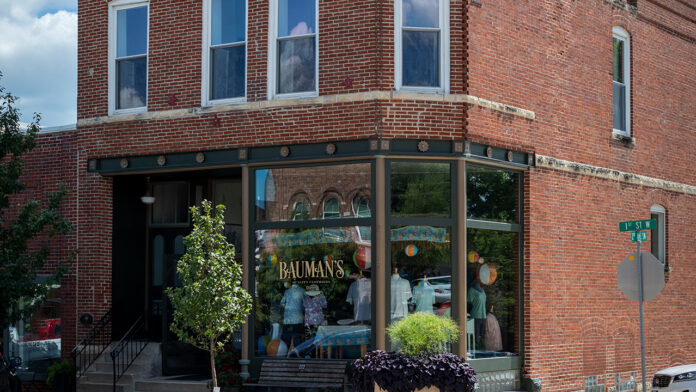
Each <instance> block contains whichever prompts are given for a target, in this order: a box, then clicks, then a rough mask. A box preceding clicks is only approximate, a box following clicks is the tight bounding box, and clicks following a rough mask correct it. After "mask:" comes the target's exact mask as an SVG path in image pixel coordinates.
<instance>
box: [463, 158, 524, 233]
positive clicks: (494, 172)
mask: <svg viewBox="0 0 696 392" xmlns="http://www.w3.org/2000/svg"><path fill="white" fill-rule="evenodd" d="M518 176H519V174H517V173H514V172H510V171H505V170H500V169H495V168H487V167H482V166H475V165H468V166H467V169H466V178H467V183H466V193H467V218H469V219H478V220H489V221H497V222H507V223H518V222H519V217H518V205H519V202H518V193H517V189H518V182H519V179H518Z"/></svg>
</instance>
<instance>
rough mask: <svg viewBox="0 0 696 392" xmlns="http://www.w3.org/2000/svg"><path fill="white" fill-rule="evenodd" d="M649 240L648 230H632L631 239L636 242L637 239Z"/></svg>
mask: <svg viewBox="0 0 696 392" xmlns="http://www.w3.org/2000/svg"><path fill="white" fill-rule="evenodd" d="M647 240H648V232H647V231H632V232H631V241H633V242H636V241H647Z"/></svg>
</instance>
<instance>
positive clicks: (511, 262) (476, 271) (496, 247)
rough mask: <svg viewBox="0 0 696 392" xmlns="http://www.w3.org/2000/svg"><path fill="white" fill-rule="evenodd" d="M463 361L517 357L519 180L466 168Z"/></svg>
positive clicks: (505, 173) (486, 169)
mask: <svg viewBox="0 0 696 392" xmlns="http://www.w3.org/2000/svg"><path fill="white" fill-rule="evenodd" d="M466 174H467V175H466V179H467V195H466V197H467V231H466V246H467V249H466V252H467V253H466V258H467V261H468V262H467V271H466V276H467V292H466V298H467V329H466V332H467V356H468V357H469V358H471V359H480V358H494V357H502V356H510V355H514V354H516V353H519V341H520V336H519V332H520V331H519V328H518V325H519V320H520V319H519V317H520V306H519V301H520V299H519V292H520V291H519V282H520V279H519V262H520V261H519V260H520V233H521V230H522V229H521V225H520V223H521V218H520V206H521V200H520V187H521V175H520V174H519V173H517V172H513V171H506V170H502V169H498V168H492V167H484V166H477V165H467V168H466Z"/></svg>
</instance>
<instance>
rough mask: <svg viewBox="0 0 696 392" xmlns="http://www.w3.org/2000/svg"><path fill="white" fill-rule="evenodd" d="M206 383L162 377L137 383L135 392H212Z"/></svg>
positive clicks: (207, 381) (205, 381)
mask: <svg viewBox="0 0 696 392" xmlns="http://www.w3.org/2000/svg"><path fill="white" fill-rule="evenodd" d="M209 382H210V380H204V381H185V380H177V378H176V377H160V378H152V379H149V380H141V381H137V382H136V383H135V392H210V389H208V383H209Z"/></svg>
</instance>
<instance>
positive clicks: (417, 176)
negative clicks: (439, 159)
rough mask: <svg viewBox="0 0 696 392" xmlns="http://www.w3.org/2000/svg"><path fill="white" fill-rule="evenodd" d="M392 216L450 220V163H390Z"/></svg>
mask: <svg viewBox="0 0 696 392" xmlns="http://www.w3.org/2000/svg"><path fill="white" fill-rule="evenodd" d="M391 188H392V191H391V213H392V216H394V217H450V211H451V206H452V194H451V190H452V180H451V178H450V164H449V163H433V162H403V161H397V162H392V163H391Z"/></svg>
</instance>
